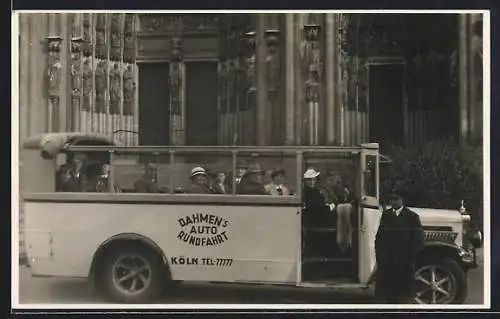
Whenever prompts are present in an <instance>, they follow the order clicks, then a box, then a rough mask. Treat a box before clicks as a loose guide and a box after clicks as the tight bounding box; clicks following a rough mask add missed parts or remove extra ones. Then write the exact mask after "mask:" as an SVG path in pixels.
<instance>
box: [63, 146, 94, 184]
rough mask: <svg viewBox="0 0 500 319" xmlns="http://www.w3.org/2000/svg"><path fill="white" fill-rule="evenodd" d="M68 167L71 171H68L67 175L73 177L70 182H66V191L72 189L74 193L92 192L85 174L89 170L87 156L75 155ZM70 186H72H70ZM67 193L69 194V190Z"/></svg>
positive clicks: (82, 154)
mask: <svg viewBox="0 0 500 319" xmlns="http://www.w3.org/2000/svg"><path fill="white" fill-rule="evenodd" d="M68 167H69V168H70V169H69V171H66V174H70V175H71V177H70V180H67V181H66V186H65V187H66V189H71V191H72V192H86V191H88V190H90V191H91V186H89V182H88V178H87V174H86V172H85V169H86V168H87V156H86V155H85V154H84V153H74V154H73V158H72V160H71V163H70V164H69V165H68ZM70 184H71V186H69V185H70ZM68 187H69V188H68ZM66 191H68V192H69V190H66Z"/></svg>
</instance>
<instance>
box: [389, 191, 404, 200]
mask: <svg viewBox="0 0 500 319" xmlns="http://www.w3.org/2000/svg"><path fill="white" fill-rule="evenodd" d="M404 197H405V194H404V190H403V189H402V188H394V189H393V190H392V191H391V193H390V194H389V199H404Z"/></svg>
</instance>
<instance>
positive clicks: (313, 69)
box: [304, 24, 321, 103]
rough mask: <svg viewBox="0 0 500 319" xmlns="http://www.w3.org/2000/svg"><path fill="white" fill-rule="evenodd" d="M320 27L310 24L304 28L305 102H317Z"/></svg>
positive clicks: (319, 66) (319, 65) (319, 67)
mask: <svg viewBox="0 0 500 319" xmlns="http://www.w3.org/2000/svg"><path fill="white" fill-rule="evenodd" d="M319 33H320V26H319V25H317V24H311V25H306V26H304V35H305V38H306V41H307V42H306V46H305V55H304V57H305V65H306V66H307V72H308V73H307V74H308V75H307V80H306V100H307V102H313V103H317V102H318V100H319V82H320V70H321V60H320V54H321V53H320V49H319V45H318V40H319Z"/></svg>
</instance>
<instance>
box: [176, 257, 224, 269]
mask: <svg viewBox="0 0 500 319" xmlns="http://www.w3.org/2000/svg"><path fill="white" fill-rule="evenodd" d="M170 264H171V265H180V266H209V267H231V266H232V265H233V259H232V258H219V257H186V256H178V257H170Z"/></svg>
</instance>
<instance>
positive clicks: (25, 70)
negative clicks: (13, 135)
mask: <svg viewBox="0 0 500 319" xmlns="http://www.w3.org/2000/svg"><path fill="white" fill-rule="evenodd" d="M19 35H20V37H19V40H20V43H19V118H20V119H22V121H19V141H20V142H21V141H23V140H24V139H25V138H27V137H28V136H29V134H30V128H29V123H30V116H31V115H30V100H29V87H30V86H31V85H32V84H31V76H30V75H31V74H30V69H31V68H30V67H31V65H30V55H32V54H33V51H32V50H30V41H31V39H30V35H31V34H30V18H29V14H28V13H20V14H19ZM21 143H22V142H21Z"/></svg>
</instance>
